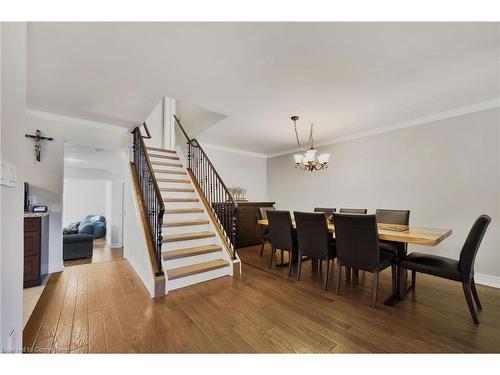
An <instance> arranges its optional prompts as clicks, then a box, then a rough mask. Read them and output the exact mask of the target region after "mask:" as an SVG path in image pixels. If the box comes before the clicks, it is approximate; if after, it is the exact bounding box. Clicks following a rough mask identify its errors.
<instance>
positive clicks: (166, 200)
mask: <svg viewBox="0 0 500 375" xmlns="http://www.w3.org/2000/svg"><path fill="white" fill-rule="evenodd" d="M199 201H200V200H199V199H198V198H163V202H199Z"/></svg>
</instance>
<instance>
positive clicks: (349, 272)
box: [345, 266, 351, 281]
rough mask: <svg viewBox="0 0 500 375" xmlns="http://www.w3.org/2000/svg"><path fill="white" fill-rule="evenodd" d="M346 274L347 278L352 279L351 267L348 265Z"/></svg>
mask: <svg viewBox="0 0 500 375" xmlns="http://www.w3.org/2000/svg"><path fill="white" fill-rule="evenodd" d="M345 275H346V278H347V280H349V281H351V267H347V266H346V268H345Z"/></svg>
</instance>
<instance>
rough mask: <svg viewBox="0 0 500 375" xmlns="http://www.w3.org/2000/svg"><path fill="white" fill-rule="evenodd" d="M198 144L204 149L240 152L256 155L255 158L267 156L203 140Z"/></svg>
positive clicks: (265, 157)
mask: <svg viewBox="0 0 500 375" xmlns="http://www.w3.org/2000/svg"><path fill="white" fill-rule="evenodd" d="M200 144H201V146H202V147H203V148H206V149H212V150H219V151H226V152H232V153H234V154H241V155H247V156H253V157H256V158H263V159H267V158H268V156H267V155H266V154H259V153H258V152H252V151H244V150H238V149H236V148H230V147H225V146H219V145H213V144H210V143H205V142H200Z"/></svg>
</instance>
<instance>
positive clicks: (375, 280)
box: [372, 272, 378, 307]
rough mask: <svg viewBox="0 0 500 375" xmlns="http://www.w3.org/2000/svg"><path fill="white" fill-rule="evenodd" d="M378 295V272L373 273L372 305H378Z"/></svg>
mask: <svg viewBox="0 0 500 375" xmlns="http://www.w3.org/2000/svg"><path fill="white" fill-rule="evenodd" d="M377 295H378V272H375V273H374V274H373V297H372V307H377Z"/></svg>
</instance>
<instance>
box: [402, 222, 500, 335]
mask: <svg viewBox="0 0 500 375" xmlns="http://www.w3.org/2000/svg"><path fill="white" fill-rule="evenodd" d="M490 222H491V218H490V217H489V216H488V215H481V216H479V217H478V218H477V219H476V221H475V222H474V224H473V225H472V228H471V230H470V232H469V235H468V236H467V239H466V240H465V243H464V245H463V247H462V250H461V251H460V258H459V259H458V260H455V259H451V258H445V257H441V256H437V255H429V254H422V253H411V254H409V255H407V256H405V257H404V258H403V259H402V260H401V261H400V266H401V268H402V269H404V270H411V274H412V288H415V282H416V273H417V272H421V273H426V274H428V275H433V276H438V277H442V278H444V279H448V280H454V281H459V282H461V283H462V288H463V290H464V294H465V300H466V301H467V306H468V307H469V312H470V315H471V316H472V320H473V321H474V323H475V324H477V325H479V319H478V318H477V314H476V310H475V308H474V303H473V302H472V297H474V301H475V302H476V305H477V308H478V309H479V310H482V309H483V307H482V306H481V302H479V296H478V295H477V290H476V283H475V281H474V262H475V260H476V254H477V251H478V250H479V246H480V245H481V241H482V240H483V237H484V233H485V232H486V229H487V228H488V225H489V224H490ZM401 275H402V273H401V274H400V278H402V276H401ZM400 283H401V279H400ZM403 297H404V295H403V294H401V296H400V298H401V299H403Z"/></svg>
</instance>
